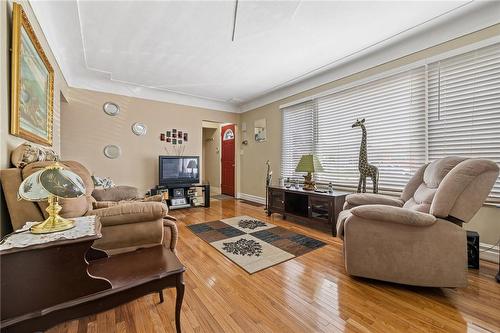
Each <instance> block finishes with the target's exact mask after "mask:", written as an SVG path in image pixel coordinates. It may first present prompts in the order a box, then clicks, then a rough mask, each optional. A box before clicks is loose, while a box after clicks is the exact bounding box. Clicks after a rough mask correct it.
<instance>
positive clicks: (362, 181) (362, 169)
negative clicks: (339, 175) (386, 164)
mask: <svg viewBox="0 0 500 333" xmlns="http://www.w3.org/2000/svg"><path fill="white" fill-rule="evenodd" d="M354 127H361V131H362V137H361V146H360V147H359V162H358V170H359V183H358V193H361V192H362V193H365V192H366V177H370V178H371V179H372V182H373V193H378V176H379V174H378V168H377V167H376V166H375V165H373V164H368V153H367V151H366V128H365V118H363V119H361V120H359V119H356V122H355V123H354V124H352V128H354Z"/></svg>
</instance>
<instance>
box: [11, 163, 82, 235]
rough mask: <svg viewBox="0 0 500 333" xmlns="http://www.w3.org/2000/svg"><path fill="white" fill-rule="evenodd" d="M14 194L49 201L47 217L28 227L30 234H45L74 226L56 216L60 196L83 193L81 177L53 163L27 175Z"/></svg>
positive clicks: (25, 198)
mask: <svg viewBox="0 0 500 333" xmlns="http://www.w3.org/2000/svg"><path fill="white" fill-rule="evenodd" d="M17 193H18V197H20V198H22V199H24V200H28V201H45V200H47V201H48V203H49V206H48V207H47V209H46V211H47V213H49V217H48V218H47V219H46V220H45V221H43V222H40V223H38V224H35V225H34V226H32V227H31V228H30V231H31V233H33V234H47V233H51V232H57V231H63V230H67V229H70V228H73V227H74V221H72V220H68V219H65V218H63V217H61V216H59V212H60V211H61V209H62V206H61V205H59V198H64V199H68V198H78V197H80V196H82V195H84V194H85V185H84V183H83V180H82V179H81V178H80V176H78V175H77V174H76V173H74V172H72V171H69V170H66V169H64V168H63V166H62V165H61V164H59V163H57V162H56V163H54V164H52V165H49V166H47V167H46V168H44V169H42V170H40V171H37V172H35V173H33V174H32V175H30V176H29V177H28V178H26V179H25V180H24V181H23V182H22V183H21V186H19V191H18V192H17Z"/></svg>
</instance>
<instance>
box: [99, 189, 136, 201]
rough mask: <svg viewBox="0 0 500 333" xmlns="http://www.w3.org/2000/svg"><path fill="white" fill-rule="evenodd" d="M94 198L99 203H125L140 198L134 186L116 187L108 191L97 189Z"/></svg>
mask: <svg viewBox="0 0 500 333" xmlns="http://www.w3.org/2000/svg"><path fill="white" fill-rule="evenodd" d="M92 196H93V197H94V199H96V200H97V201H123V200H133V199H137V198H138V197H139V190H138V189H137V188H136V187H133V186H115V187H110V188H106V189H95V190H94V191H93V192H92Z"/></svg>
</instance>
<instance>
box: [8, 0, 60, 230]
mask: <svg viewBox="0 0 500 333" xmlns="http://www.w3.org/2000/svg"><path fill="white" fill-rule="evenodd" d="M17 2H18V3H20V4H21V5H22V6H23V9H24V11H25V12H26V15H27V16H28V19H29V21H30V23H31V25H32V26H33V29H34V31H35V33H36V36H37V37H38V40H39V41H40V43H41V45H42V47H43V49H44V51H45V54H46V55H47V57H48V59H49V61H50V63H51V64H52V67H53V68H54V129H53V135H54V136H53V148H54V149H55V150H56V151H57V152H59V151H60V142H61V141H60V130H59V128H60V116H59V115H60V112H59V110H60V103H59V101H60V94H61V91H62V92H63V93H65V92H66V91H67V84H66V81H65V79H64V77H63V75H62V72H61V70H60V69H59V65H58V64H57V61H56V59H55V57H54V55H53V54H52V51H51V50H50V47H49V45H48V43H47V41H46V39H45V36H44V35H43V32H42V30H41V28H40V26H39V25H38V21H37V20H36V17H35V15H34V14H33V11H32V10H31V7H30V5H29V3H28V2H27V1H17ZM11 27H12V1H8V2H7V1H0V75H1V83H0V167H1V168H7V167H9V166H10V152H11V150H12V149H13V148H15V147H17V146H18V145H19V144H20V143H22V142H24V141H25V140H24V139H21V138H18V137H15V136H13V135H10V47H11V34H12V29H11ZM1 220H2V223H1V229H2V230H1V231H2V234H3V233H4V231H5V230H8V223H9V222H8V215H7V214H6V208H5V206H2V207H1Z"/></svg>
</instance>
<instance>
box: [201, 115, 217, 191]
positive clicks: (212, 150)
mask: <svg viewBox="0 0 500 333" xmlns="http://www.w3.org/2000/svg"><path fill="white" fill-rule="evenodd" d="M214 125H215V127H205V126H206V123H204V124H203V154H202V155H203V181H204V182H207V183H209V184H210V185H211V186H210V189H211V193H213V194H219V193H220V173H221V170H220V158H221V155H220V141H221V137H220V125H219V124H214Z"/></svg>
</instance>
